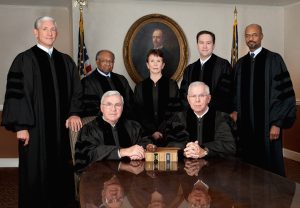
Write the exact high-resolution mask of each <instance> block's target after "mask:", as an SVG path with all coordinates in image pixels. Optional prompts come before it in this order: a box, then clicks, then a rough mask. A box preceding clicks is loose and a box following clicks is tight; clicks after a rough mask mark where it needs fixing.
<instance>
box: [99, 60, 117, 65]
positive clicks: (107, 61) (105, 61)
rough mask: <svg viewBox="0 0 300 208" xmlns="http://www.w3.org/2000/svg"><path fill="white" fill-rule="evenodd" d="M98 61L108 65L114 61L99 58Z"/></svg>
mask: <svg viewBox="0 0 300 208" xmlns="http://www.w3.org/2000/svg"><path fill="white" fill-rule="evenodd" d="M99 61H100V62H101V63H103V64H109V65H112V64H114V63H115V62H114V61H111V60H99Z"/></svg>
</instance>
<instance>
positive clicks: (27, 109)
mask: <svg viewBox="0 0 300 208" xmlns="http://www.w3.org/2000/svg"><path fill="white" fill-rule="evenodd" d="M34 34H35V36H36V38H37V42H38V45H37V46H34V47H32V48H30V49H28V50H26V51H25V52H22V53H20V54H19V55H18V56H17V57H16V58H15V59H14V61H13V63H12V65H11V68H10V69H9V72H8V76H7V86H6V94H5V101H4V107H3V114H2V125H3V126H5V127H6V128H7V129H8V130H11V131H15V132H17V137H18V139H19V207H30V208H32V207H64V205H65V204H66V203H67V202H66V201H68V200H69V199H70V200H71V199H72V197H73V196H74V190H73V189H74V185H73V183H74V177H73V170H72V167H70V166H71V153H70V143H69V139H68V131H67V129H66V127H65V123H66V120H67V119H68V117H69V116H71V117H72V118H75V117H76V119H78V120H77V121H80V118H79V117H78V116H75V115H77V114H78V113H79V112H80V105H81V103H80V97H81V85H80V79H79V75H78V71H77V70H76V66H75V64H74V62H73V60H72V59H71V57H69V56H68V55H66V54H63V53H61V52H59V51H57V50H56V49H55V48H53V46H52V44H53V42H54V41H55V38H56V24H55V20H54V19H52V18H50V17H42V18H39V19H38V20H37V21H36V24H35V29H34ZM50 39H51V40H50ZM48 50H50V51H52V54H51V57H50V56H49V54H48ZM71 117H70V118H71ZM69 120H70V119H68V120H67V121H69ZM68 125H69V123H68ZM22 132H26V133H25V134H26V135H27V137H25V136H24V135H22ZM68 203H69V202H68Z"/></svg>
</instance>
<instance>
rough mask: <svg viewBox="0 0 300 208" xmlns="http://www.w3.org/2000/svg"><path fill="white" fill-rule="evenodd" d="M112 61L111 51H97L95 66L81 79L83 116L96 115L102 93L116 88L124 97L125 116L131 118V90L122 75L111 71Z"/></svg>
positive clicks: (113, 58)
mask: <svg viewBox="0 0 300 208" xmlns="http://www.w3.org/2000/svg"><path fill="white" fill-rule="evenodd" d="M114 61H115V56H114V54H113V53H112V52H111V51H108V50H101V51H98V52H97V55H96V63H97V68H96V69H95V70H94V71H93V72H92V73H91V74H90V75H88V76H87V77H85V78H83V79H82V81H81V82H82V88H83V98H82V99H83V103H84V109H85V110H84V111H85V116H95V115H97V114H98V112H99V103H100V100H101V97H102V95H103V94H104V93H105V92H106V91H109V90H117V91H118V92H120V93H121V95H122V96H123V98H124V114H125V116H126V118H133V114H132V106H133V103H134V101H133V99H134V98H133V92H132V89H131V88H130V86H129V84H128V81H127V79H126V78H125V77H124V76H123V75H120V74H117V73H114V72H112V70H113V66H114Z"/></svg>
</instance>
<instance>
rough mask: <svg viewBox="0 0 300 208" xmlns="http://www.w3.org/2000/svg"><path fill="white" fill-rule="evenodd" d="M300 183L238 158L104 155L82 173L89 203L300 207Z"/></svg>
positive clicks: (82, 190)
mask: <svg viewBox="0 0 300 208" xmlns="http://www.w3.org/2000/svg"><path fill="white" fill-rule="evenodd" d="M299 188H300V185H299V184H297V183H295V182H293V181H290V180H288V179H287V178H284V177H281V176H278V175H275V174H273V173H270V172H267V171H264V170H262V169H260V168H257V167H254V166H251V165H248V164H246V163H243V162H241V161H239V160H235V159H231V160H224V159H209V160H200V159H199V160H185V161H181V162H178V163H168V164H166V163H160V164H157V163H155V164H154V163H145V162H144V161H133V162H130V163H129V162H119V161H105V162H97V163H94V164H92V165H90V166H89V167H88V168H87V169H86V171H84V172H83V173H82V174H81V176H80V184H79V196H80V204H81V207H83V208H89V207H126V208H131V207H133V208H139V207H141V208H147V207H149V208H152V207H153V208H154V207H156V208H160V207H201V208H207V207H211V208H212V207H222V208H226V207H229V208H246V207H253V208H264V207H270V208H277V207H278V208H286V207H300V201H299V199H300V196H299V193H298V192H299V190H298V191H297V189H299Z"/></svg>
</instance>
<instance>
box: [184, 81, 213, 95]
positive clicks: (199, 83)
mask: <svg viewBox="0 0 300 208" xmlns="http://www.w3.org/2000/svg"><path fill="white" fill-rule="evenodd" d="M196 86H203V87H204V91H205V93H206V94H207V95H209V94H210V91H209V87H208V85H207V84H205V83H204V82H200V81H196V82H192V83H191V84H190V85H189V88H188V94H189V92H190V90H191V88H192V87H196Z"/></svg>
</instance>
